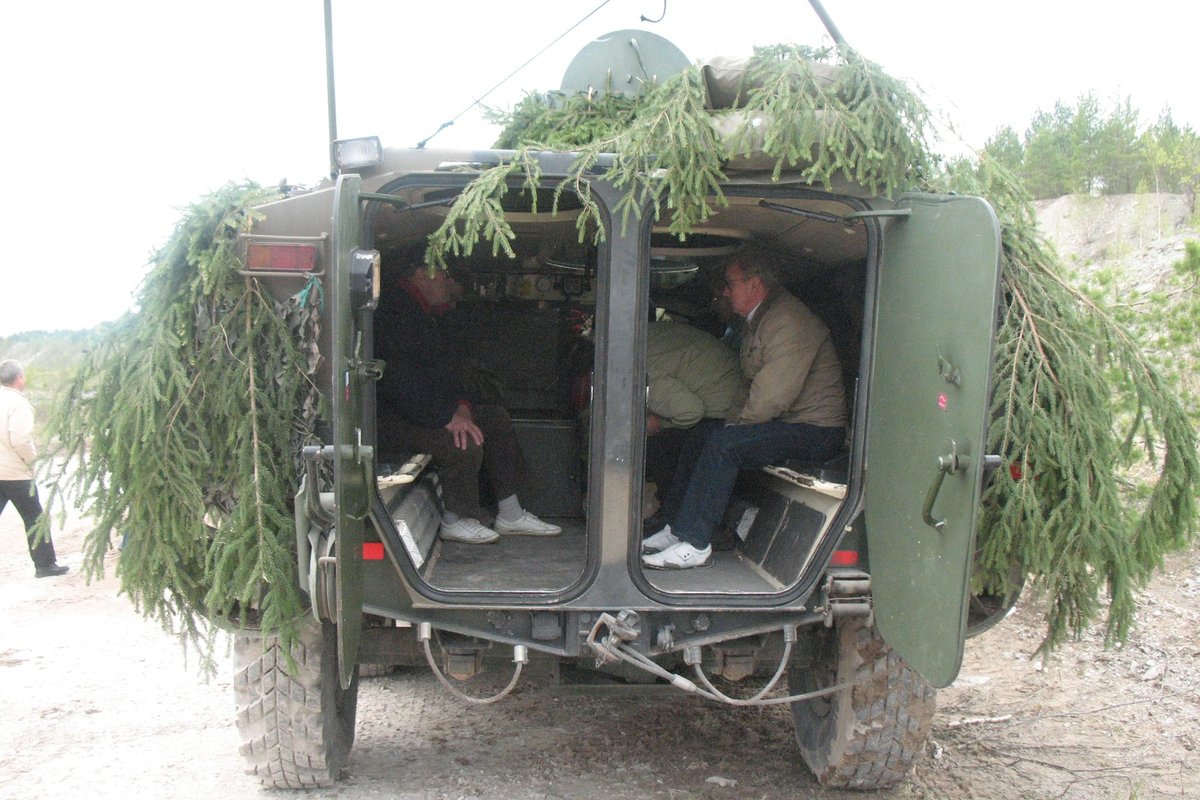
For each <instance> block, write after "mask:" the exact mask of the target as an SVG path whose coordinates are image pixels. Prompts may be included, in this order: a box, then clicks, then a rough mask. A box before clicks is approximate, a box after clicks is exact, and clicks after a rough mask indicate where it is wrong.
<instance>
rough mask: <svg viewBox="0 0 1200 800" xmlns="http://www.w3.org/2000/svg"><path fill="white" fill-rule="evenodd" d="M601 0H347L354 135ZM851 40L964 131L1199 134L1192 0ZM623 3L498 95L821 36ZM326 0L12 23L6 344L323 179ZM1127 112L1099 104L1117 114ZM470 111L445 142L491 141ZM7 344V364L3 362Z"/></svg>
mask: <svg viewBox="0 0 1200 800" xmlns="http://www.w3.org/2000/svg"><path fill="white" fill-rule="evenodd" d="M601 2H602V0H507V1H505V0H441V1H440V2H431V3H414V2H402V1H401V0H334V39H335V59H336V62H337V63H336V68H337V96H338V106H339V109H338V110H339V127H338V133H339V135H340V136H341V137H343V138H345V137H350V136H356V135H371V134H374V135H379V136H380V137H381V138H382V139H383V141H384V144H385V145H389V146H411V145H413V144H415V143H416V142H417V141H419V140H421V139H423V138H425V137H426V136H428V135H430V134H431V133H433V132H434V131H435V130H436V129H437V127H438V126H439V125H440V124H441V123H442V122H444V121H446V120H449V119H450V118H452V117H454V116H455V115H457V114H458V113H459V112H460V111H462V110H463V109H464V108H466V107H467V106H468V105H469V104H470V103H471V101H472V100H473V99H475V98H476V97H478V96H479V95H480V94H481V93H483V92H485V91H486V90H487V89H489V88H490V87H491V86H492V85H493V84H495V83H496V82H497V81H498V80H500V78H502V77H503V76H504V75H506V74H508V73H509V72H510V71H512V70H513V69H515V68H516V67H517V66H519V65H520V64H522V63H523V62H524V61H525V60H526V59H528V58H529V57H530V56H532V55H533V54H534V53H536V52H537V51H538V50H540V49H542V48H543V47H544V46H545V45H547V44H549V43H550V42H551V41H553V40H554V39H555V38H556V37H558V36H559V35H560V34H562V33H563V32H564V31H566V30H567V29H568V28H570V27H571V26H572V25H573V24H574V23H575V22H577V21H578V20H579V19H580V18H582V17H583V16H584V15H586V14H587V13H588V12H590V11H592V10H593V9H594V8H596V7H597V6H598V5H600V3H601ZM824 5H825V8H826V10H827V11H828V12H829V14H830V16H831V17H832V18H833V20H834V21H835V22H836V24H837V26H838V27H839V28H840V30H841V32H842V34H843V36H844V37H845V38H846V39H847V41H848V42H849V43H850V44H851V45H853V46H855V47H857V48H858V49H859V50H860V51H861V52H862V53H863V54H864V55H866V56H867V57H868V58H871V59H872V60H874V61H877V62H879V63H880V64H882V65H883V66H884V67H885V68H886V69H887V70H888V71H889V72H890V73H892V74H893V75H896V76H897V77H901V78H904V79H907V80H910V81H912V82H914V83H915V84H917V85H918V86H919V87H920V88H921V89H922V90H923V91H924V93H925V95H926V98H927V100H928V101H929V103H930V105H931V106H933V107H935V108H937V109H940V110H942V111H943V112H944V113H945V114H946V115H947V116H948V117H949V118H950V119H951V120H952V121H954V122H955V124H956V125H957V126H958V128H959V130H960V131H961V134H962V137H963V140H964V141H965V143H966V144H968V145H970V146H973V147H979V146H982V145H983V143H984V141H985V140H986V139H987V138H988V136H990V135H991V134H992V133H994V132H995V130H996V129H997V128H998V127H999V126H1001V125H1004V124H1010V125H1012V126H1013V127H1014V128H1015V129H1016V130H1017V131H1018V132H1023V131H1024V129H1025V127H1026V126H1027V124H1028V122H1029V120H1030V118H1031V116H1032V115H1033V113H1034V112H1035V111H1036V110H1038V109H1039V108H1040V109H1044V110H1049V109H1051V108H1052V107H1053V105H1054V103H1055V101H1057V100H1062V101H1064V102H1066V103H1069V104H1070V103H1074V102H1075V100H1077V99H1078V97H1079V96H1080V95H1082V94H1084V93H1086V92H1089V91H1093V92H1095V93H1096V95H1097V96H1098V97H1099V99H1100V100H1101V102H1102V103H1105V104H1111V103H1112V102H1113V101H1115V100H1117V99H1122V98H1124V97H1126V96H1128V97H1131V98H1132V101H1133V105H1134V107H1135V108H1136V109H1138V110H1139V111H1140V112H1141V119H1142V123H1143V124H1148V123H1150V122H1152V121H1153V120H1154V119H1155V118H1156V117H1157V116H1158V114H1159V112H1160V111H1161V110H1162V108H1163V107H1164V106H1167V105H1169V106H1170V108H1171V111H1172V115H1173V117H1174V119H1175V121H1176V122H1177V123H1179V124H1181V125H1184V124H1186V125H1190V126H1191V127H1192V128H1193V129H1200V92H1197V90H1196V88H1195V81H1194V74H1195V67H1194V46H1195V45H1194V38H1195V31H1196V30H1197V25H1196V23H1197V22H1198V21H1200V10H1197V6H1195V5H1194V4H1192V3H1186V2H1179V0H1141V2H1138V3H1116V2H1095V1H1094V0H1093V2H1081V1H1079V2H1077V1H1075V0H1038V2H1032V0H1009V1H1008V2H1005V3H977V2H972V1H971V0H825V2H824ZM662 13H663V0H610V1H609V2H608V4H607V5H606V6H605V7H604V8H603V9H601V10H600V11H599V12H597V13H595V15H594V16H592V17H591V18H590V19H588V20H587V21H586V22H584V23H583V24H582V25H580V26H579V27H578V28H577V29H576V30H575V31H574V32H573V33H571V34H570V35H568V36H567V37H565V38H564V39H563V40H562V41H561V42H559V43H558V44H557V45H555V46H554V47H552V48H551V49H550V50H548V51H547V52H546V53H545V54H544V55H543V56H541V57H540V58H539V59H538V60H537V61H535V62H534V63H533V64H532V65H531V66H530V67H528V68H526V69H525V70H524V71H523V72H521V73H520V74H518V75H517V76H516V77H515V78H514V79H513V80H512V81H510V82H509V83H508V84H506V85H505V86H504V87H502V88H501V89H500V90H499V91H497V92H496V93H495V94H493V95H491V96H490V97H488V98H487V100H486V101H485V102H486V103H487V104H489V105H492V106H499V107H509V106H511V105H512V104H513V103H514V102H516V101H517V100H518V99H520V97H521V96H522V95H523V93H524V91H526V90H545V89H553V88H557V87H558V85H559V82H560V80H561V78H562V73H563V70H564V69H565V68H566V65H567V64H568V63H569V62H570V60H571V58H572V57H573V56H574V55H575V53H577V52H578V51H579V49H580V48H581V47H582V46H583V45H585V44H586V43H587V42H588V41H590V40H592V39H594V38H596V37H597V36H599V35H601V34H603V33H607V32H610V31H613V30H619V29H624V28H644V29H646V30H650V31H652V32H654V33H657V34H659V35H661V36H664V37H666V38H667V39H669V40H671V41H672V42H674V43H675V44H676V45H677V46H678V47H679V48H680V49H681V50H682V51H683V52H684V53H685V54H686V55H687V56H688V58H689V59H691V60H693V61H694V60H696V59H699V58H704V57H707V56H711V55H718V54H719V55H739V54H749V52H750V50H751V48H752V46H753V45H756V44H774V43H778V42H793V43H797V44H810V45H820V44H825V43H828V35H827V34H826V32H825V30H824V28H823V27H822V26H821V24H820V22H819V20H818V19H817V17H816V15H815V14H814V13H813V12H812V10H811V8H810V7H809V5H808V3H806V2H804V0H792V2H788V3H780V2H779V1H778V0H736V1H735V2H724V3H721V2H710V1H709V0H667V2H666V16H665V19H664V20H663V22H662V23H660V24H657V25H651V24H647V23H642V22H640V21H639V16H641V15H643V14H644V15H646V16H648V17H652V18H657V17H658V16H660V15H661V14H662ZM323 32H324V23H323V16H322V2H321V0H205V1H204V2H199V1H198V0H173V1H167V0H156V1H154V2H150V1H148V0H107V1H100V2H97V0H39V2H36V3H33V2H20V3H11V4H9V5H8V6H6V9H5V11H4V23H3V27H2V30H0V75H2V76H3V78H2V82H0V98H2V101H0V102H2V103H3V106H2V108H3V118H4V119H6V120H8V122H7V123H5V124H3V125H2V126H0V152H3V153H6V154H7V156H6V157H7V158H8V159H9V166H8V169H7V174H8V176H9V179H10V181H11V184H10V189H9V190H8V192H6V195H7V196H6V198H5V199H4V200H3V201H0V203H2V204H3V214H2V216H0V219H3V221H4V222H3V226H2V228H0V230H3V231H4V232H5V238H6V242H5V247H4V250H5V253H6V256H5V260H4V265H3V267H0V297H2V298H3V304H2V306H0V336H6V335H10V334H13V333H16V332H19V331H26V330H37V329H44V330H54V329H77V328H86V327H90V326H92V325H95V324H96V323H98V322H101V321H104V320H110V319H115V318H116V317H119V316H120V315H121V314H122V313H124V312H125V311H126V310H128V309H129V308H130V307H131V305H132V299H133V293H134V291H135V290H136V288H137V286H138V284H139V282H140V280H141V278H142V276H143V275H144V274H145V272H146V269H147V267H146V264H147V262H148V260H149V258H150V255H151V254H152V252H153V251H154V250H155V249H156V248H157V247H159V246H161V245H162V244H163V243H164V242H165V241H166V240H167V238H168V237H169V236H170V233H171V231H172V229H173V227H174V225H175V222H176V221H177V220H178V219H179V216H180V209H182V208H184V207H186V206H187V204H189V203H190V202H192V201H195V200H197V199H199V198H200V197H201V196H202V195H204V194H206V193H207V192H210V191H212V190H214V189H216V188H218V187H219V186H221V185H223V184H224V183H226V182H228V181H241V180H245V179H252V180H255V181H258V182H259V183H263V184H275V183H277V182H278V181H279V180H280V179H282V178H287V179H288V180H289V181H290V182H292V183H299V184H311V183H314V182H315V181H316V180H318V179H319V178H320V177H321V176H322V174H324V173H325V172H326V170H327V168H328V164H327V148H326V139H327V118H326V111H325V50H324V44H323ZM1110 107H1111V105H1106V109H1107V108H1110ZM478 119H479V117H478V114H477V113H476V112H471V113H469V114H467V115H465V116H464V117H463V118H462V119H461V120H460V121H459V123H458V124H456V125H455V126H454V127H452V128H450V129H448V130H446V131H444V132H442V133H441V134H440V135H439V136H437V137H436V138H435V139H434V140H433V141H432V142H431V143H430V145H429V146H430V147H435V146H461V145H470V146H486V145H489V144H490V143H491V142H492V140H493V138H494V135H495V131H494V130H493V129H491V128H488V127H487V126H485V125H484V124H483V123H482V122H479V121H478ZM0 355H2V354H0Z"/></svg>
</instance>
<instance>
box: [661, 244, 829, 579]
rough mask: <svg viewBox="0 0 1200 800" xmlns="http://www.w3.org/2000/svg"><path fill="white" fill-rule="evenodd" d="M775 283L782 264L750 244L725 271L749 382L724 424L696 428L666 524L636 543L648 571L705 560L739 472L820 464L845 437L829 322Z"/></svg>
mask: <svg viewBox="0 0 1200 800" xmlns="http://www.w3.org/2000/svg"><path fill="white" fill-rule="evenodd" d="M780 284H781V265H780V264H779V262H778V260H777V259H776V257H775V256H774V255H773V254H772V253H771V252H770V251H768V250H766V249H764V248H762V247H759V246H756V245H750V246H747V247H746V248H744V249H742V250H741V251H739V252H738V253H737V254H736V255H735V256H734V257H733V259H732V260H731V261H730V263H729V265H728V266H727V267H726V268H725V294H726V295H727V296H728V297H729V299H730V302H731V303H732V306H733V310H734V312H735V313H737V315H738V316H740V317H743V318H744V319H745V320H746V324H745V327H744V328H743V332H742V338H741V353H740V363H741V368H742V373H743V374H744V376H745V378H746V381H747V383H746V384H744V389H743V391H742V393H741V395H740V396H739V397H738V398H737V399H736V400H735V402H734V404H733V407H732V408H731V409H730V411H729V413H728V414H727V415H726V417H725V419H724V420H723V421H715V420H713V421H708V420H706V421H704V422H701V423H700V424H699V425H697V426H696V427H695V428H693V431H694V433H693V434H692V436H691V437H690V438H689V440H688V442H687V444H686V445H685V447H684V451H683V453H682V454H681V455H680V460H679V466H678V467H677V469H676V471H675V475H674V478H673V479H672V481H671V489H670V491H669V492H668V493H667V498H666V503H665V507H666V509H665V510H666V517H667V522H668V524H667V525H666V526H665V527H664V528H662V530H660V531H658V532H657V533H655V534H653V535H651V536H649V537H647V538H646V540H645V541H644V542H643V543H642V547H643V552H645V553H647V554H646V555H644V556H642V562H643V563H644V564H645V565H646V566H647V567H650V568H652V569H689V568H692V567H703V566H707V565H708V564H710V563H711V559H712V547H711V546H710V544H709V543H710V541H711V539H712V535H713V533H714V531H715V530H716V528H717V526H718V525H719V524H720V523H721V521H722V519H723V517H724V515H725V508H726V506H727V505H729V500H730V497H731V496H732V494H733V487H734V484H735V483H736V482H737V475H738V471H739V470H742V469H753V468H758V467H762V466H765V465H767V464H778V463H782V462H783V461H785V460H786V459H798V460H801V461H806V462H822V461H825V460H828V459H829V458H832V457H833V456H835V455H837V453H838V452H839V451H840V450H841V448H842V445H843V442H844V440H845V435H846V402H845V390H844V387H843V382H842V370H841V366H840V364H839V363H838V357H837V353H836V352H835V351H834V347H833V342H832V340H831V339H830V335H829V329H828V328H827V327H826V326H825V324H824V323H823V322H821V320H820V319H819V318H818V317H817V316H816V314H814V313H813V312H812V311H810V310H809V309H808V307H807V306H805V305H804V304H803V303H801V302H800V301H799V300H798V299H796V298H795V297H793V296H792V295H791V294H789V293H788V292H787V291H785V290H784V289H783V288H782V286H781V285H780Z"/></svg>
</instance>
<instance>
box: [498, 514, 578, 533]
mask: <svg viewBox="0 0 1200 800" xmlns="http://www.w3.org/2000/svg"><path fill="white" fill-rule="evenodd" d="M496 530H497V531H498V532H499V533H503V534H507V535H509V536H558V535H559V534H560V533H562V528H560V527H559V526H557V525H551V524H550V523H549V522H545V521H543V520H540V519H538V518H537V517H535V516H534V515H533V514H530V513H529V512H528V511H522V512H521V516H520V517H518V518H517V519H516V520H514V521H512V522H509V521H508V520H505V519H501V518H500V517H496Z"/></svg>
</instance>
